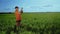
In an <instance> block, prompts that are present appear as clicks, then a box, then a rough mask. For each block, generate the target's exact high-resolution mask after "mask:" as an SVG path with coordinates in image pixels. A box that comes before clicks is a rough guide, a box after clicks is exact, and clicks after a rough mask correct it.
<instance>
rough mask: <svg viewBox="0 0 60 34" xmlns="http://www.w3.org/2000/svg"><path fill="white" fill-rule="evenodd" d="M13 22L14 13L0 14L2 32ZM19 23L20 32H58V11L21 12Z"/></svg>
mask: <svg viewBox="0 0 60 34" xmlns="http://www.w3.org/2000/svg"><path fill="white" fill-rule="evenodd" d="M15 24H16V20H15V15H14V14H0V30H3V31H4V32H2V33H5V31H6V30H8V27H12V28H13V27H14V25H15ZM21 24H22V25H21V28H20V29H21V30H20V34H60V13H23V14H22V22H21ZM11 34H14V33H13V31H12V32H11Z"/></svg>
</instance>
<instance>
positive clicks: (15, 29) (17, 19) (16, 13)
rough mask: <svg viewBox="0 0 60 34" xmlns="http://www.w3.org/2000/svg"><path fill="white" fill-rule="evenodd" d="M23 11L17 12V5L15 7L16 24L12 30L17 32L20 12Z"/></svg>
mask: <svg viewBox="0 0 60 34" xmlns="http://www.w3.org/2000/svg"><path fill="white" fill-rule="evenodd" d="M22 13H23V11H20V12H19V7H18V6H16V7H15V17H16V25H15V26H14V32H15V33H17V34H18V32H19V28H20V23H21V14H22Z"/></svg>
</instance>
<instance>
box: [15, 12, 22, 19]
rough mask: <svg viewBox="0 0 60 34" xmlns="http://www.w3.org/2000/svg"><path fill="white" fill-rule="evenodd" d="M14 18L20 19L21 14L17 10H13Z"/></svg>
mask: <svg viewBox="0 0 60 34" xmlns="http://www.w3.org/2000/svg"><path fill="white" fill-rule="evenodd" d="M15 16H16V20H21V14H20V13H19V12H18V11H15Z"/></svg>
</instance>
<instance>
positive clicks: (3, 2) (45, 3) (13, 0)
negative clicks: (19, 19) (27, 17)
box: [0, 0, 60, 12]
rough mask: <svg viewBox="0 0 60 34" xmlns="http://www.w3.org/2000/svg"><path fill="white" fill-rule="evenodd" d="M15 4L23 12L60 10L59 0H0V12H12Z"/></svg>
mask: <svg viewBox="0 0 60 34" xmlns="http://www.w3.org/2000/svg"><path fill="white" fill-rule="evenodd" d="M15 6H18V7H19V8H20V9H21V7H23V11H24V12H60V0H0V12H14V11H15V9H14V8H15Z"/></svg>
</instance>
